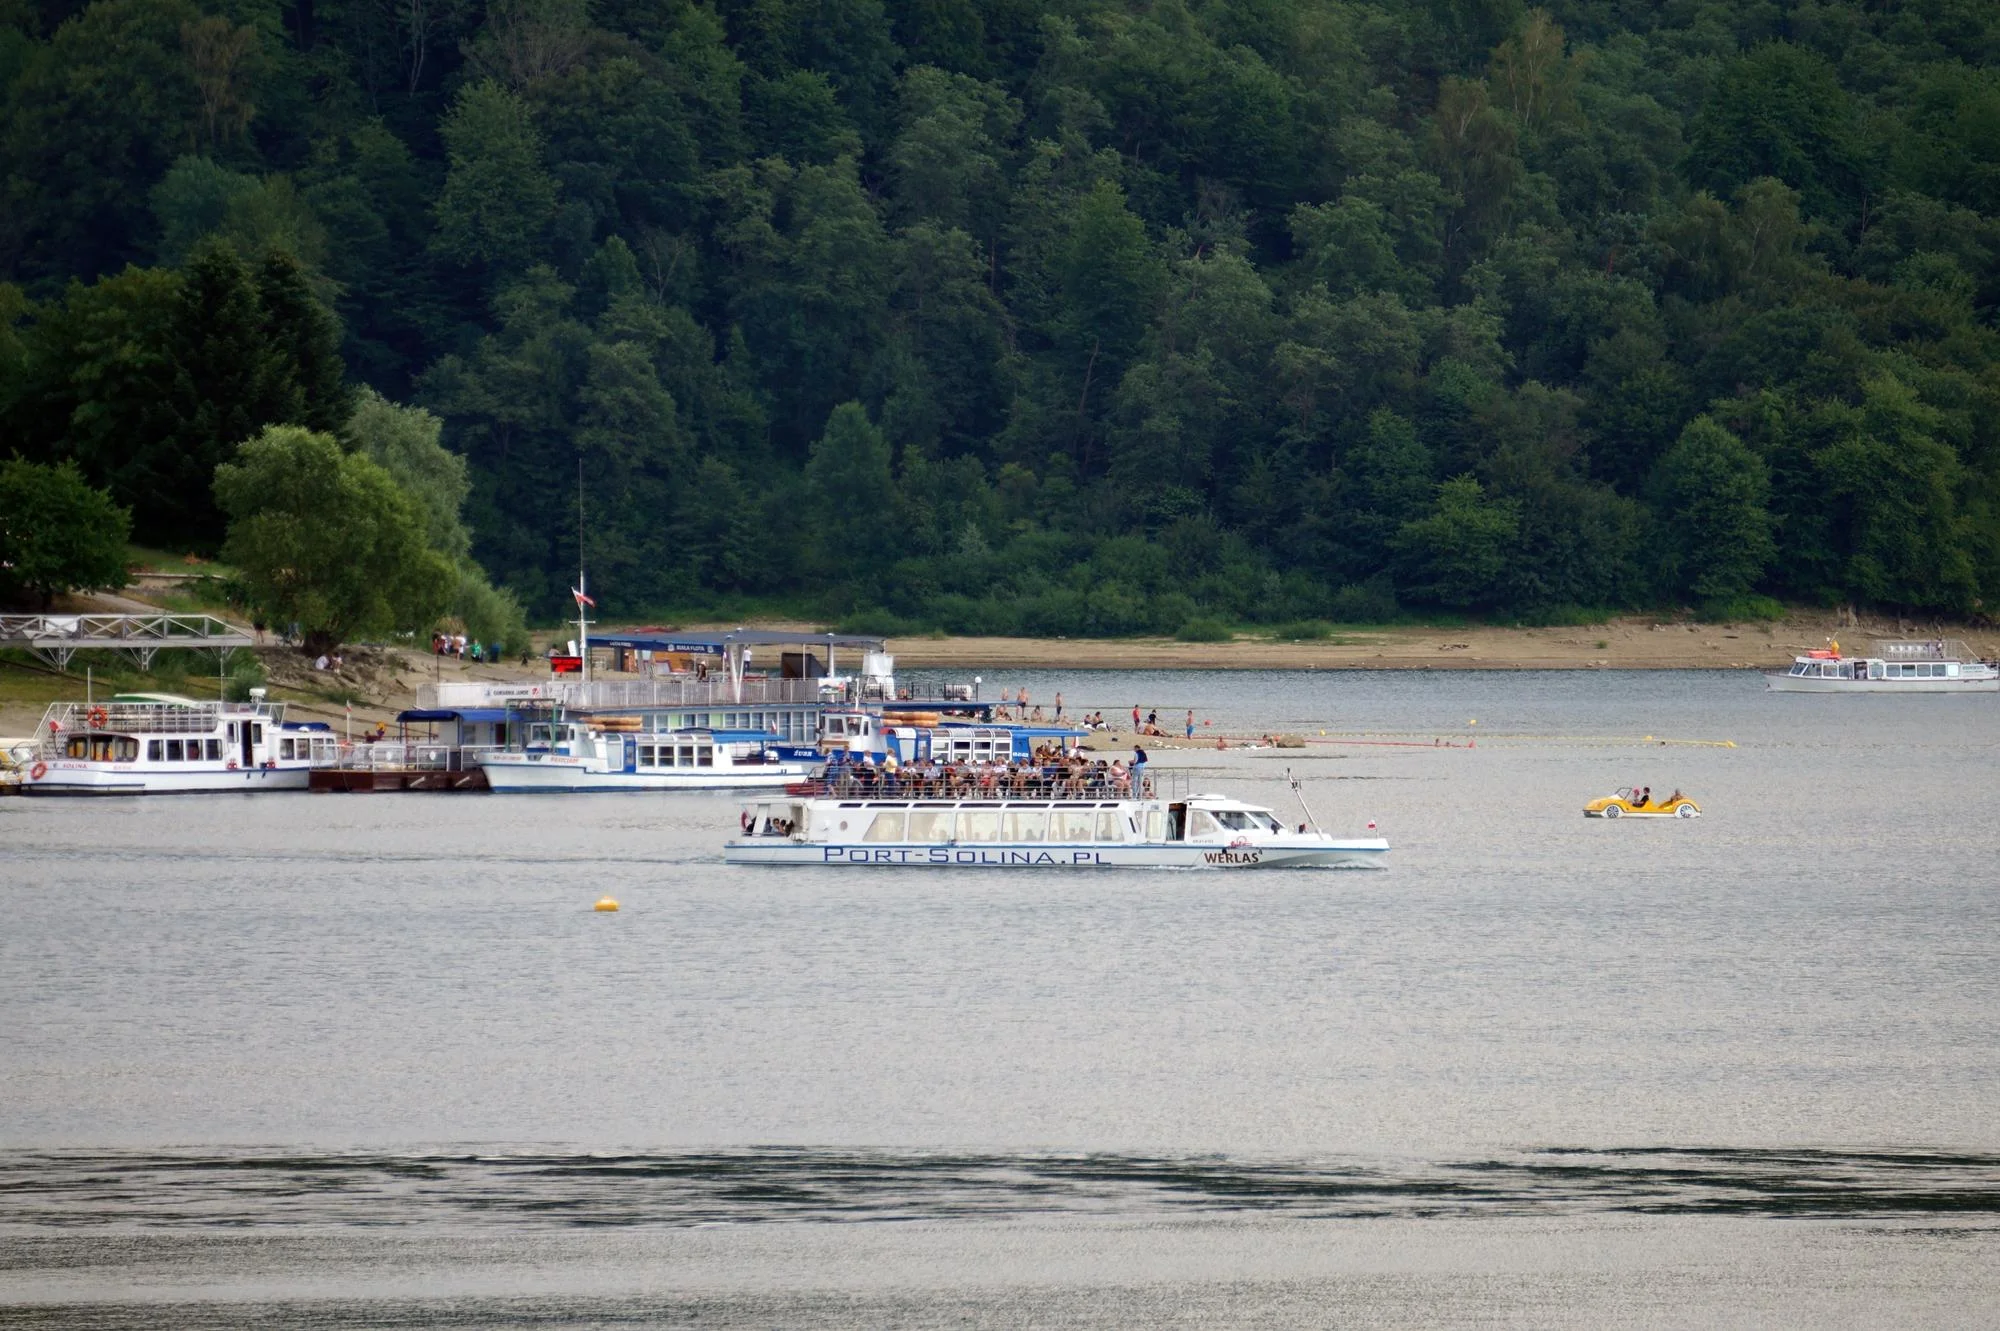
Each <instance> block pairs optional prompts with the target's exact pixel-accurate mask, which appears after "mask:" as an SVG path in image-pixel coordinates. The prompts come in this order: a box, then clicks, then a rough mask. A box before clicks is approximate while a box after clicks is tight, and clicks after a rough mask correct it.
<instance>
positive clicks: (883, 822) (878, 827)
mask: <svg viewBox="0 0 2000 1331" xmlns="http://www.w3.org/2000/svg"><path fill="white" fill-rule="evenodd" d="M903 824H904V818H903V811H902V810H901V809H897V810H896V811H895V812H894V813H878V814H876V815H875V821H874V822H872V823H870V824H868V831H867V833H866V834H865V835H864V836H863V837H862V838H861V839H862V840H863V841H901V840H902V839H903Z"/></svg>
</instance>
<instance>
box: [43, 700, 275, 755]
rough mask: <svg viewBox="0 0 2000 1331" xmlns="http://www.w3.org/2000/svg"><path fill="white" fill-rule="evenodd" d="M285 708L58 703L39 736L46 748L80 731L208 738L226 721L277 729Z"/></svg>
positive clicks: (48, 712)
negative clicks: (246, 721) (260, 723)
mask: <svg viewBox="0 0 2000 1331" xmlns="http://www.w3.org/2000/svg"><path fill="white" fill-rule="evenodd" d="M283 714H284V704H283V703H277V704H257V703H225V702H189V703H138V702H101V703H84V702H55V703H50V704H49V706H48V710H46V711H45V712H43V713H42V724H41V729H40V731H39V732H38V735H39V738H40V740H41V742H42V746H43V747H44V748H47V747H49V746H50V745H52V744H53V745H55V746H57V747H60V746H61V744H62V739H63V736H65V735H69V734H72V733H74V732H76V731H79V730H115V731H119V732H122V733H127V734H131V733H139V734H147V735H207V734H211V733H213V732H214V730H215V728H216V727H217V726H218V725H220V724H221V723H222V722H224V721H226V720H234V719H242V720H250V721H262V722H263V723H265V724H266V725H273V726H274V725H277V724H278V722H279V720H280V719H281V718H282V716H283Z"/></svg>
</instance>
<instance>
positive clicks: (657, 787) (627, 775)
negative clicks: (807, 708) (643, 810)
mask: <svg viewBox="0 0 2000 1331" xmlns="http://www.w3.org/2000/svg"><path fill="white" fill-rule="evenodd" d="M480 767H481V768H482V770H484V771H485V773H486V784H487V785H488V786H489V787H490V788H492V789H493V790H495V791H497V792H499V793H501V794H570V795H584V794H603V793H606V792H612V791H628V792H630V791H675V790H782V789H783V788H784V787H785V786H787V785H789V784H791V783H792V782H794V781H802V780H804V779H805V778H807V777H808V776H810V775H812V771H813V765H811V764H805V763H759V764H755V765H747V766H743V767H691V768H676V769H673V770H670V771H652V772H643V771H642V772H606V771H593V770H591V768H590V767H589V766H587V765H586V764H585V762H584V761H583V760H580V759H573V758H564V757H563V756H561V755H559V754H557V755H551V756H548V757H540V756H532V757H526V758H516V757H515V756H513V755H506V756H504V757H495V758H489V759H487V760H485V761H484V762H482V763H481V764H480Z"/></svg>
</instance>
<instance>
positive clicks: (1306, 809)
mask: <svg viewBox="0 0 2000 1331" xmlns="http://www.w3.org/2000/svg"><path fill="white" fill-rule="evenodd" d="M1285 780H1286V781H1287V782H1289V783H1290V784H1291V787H1292V795H1293V797H1294V798H1296V799H1297V800H1298V802H1299V809H1300V811H1301V812H1303V813H1304V814H1305V816H1306V821H1307V822H1309V823H1311V824H1312V830H1313V831H1315V832H1320V825H1319V819H1318V818H1317V817H1315V816H1314V815H1313V811H1312V806H1311V805H1309V804H1307V803H1306V793H1305V791H1304V790H1303V789H1302V788H1301V787H1300V786H1299V779H1298V778H1297V777H1295V776H1293V775H1292V769H1291V768H1289V767H1287V768H1286V769H1285ZM1320 834H1321V835H1322V836H1324V835H1325V833H1324V832H1321V833H1320Z"/></svg>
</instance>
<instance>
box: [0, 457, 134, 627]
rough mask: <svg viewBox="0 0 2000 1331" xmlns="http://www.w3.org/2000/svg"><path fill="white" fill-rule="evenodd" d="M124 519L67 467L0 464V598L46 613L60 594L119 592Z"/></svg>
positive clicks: (128, 520)
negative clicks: (28, 604)
mask: <svg viewBox="0 0 2000 1331" xmlns="http://www.w3.org/2000/svg"><path fill="white" fill-rule="evenodd" d="M131 530H132V515H131V514H130V513H128V512H126V511H125V510H124V509H122V508H120V507H118V505H116V504H114V503H113V502H112V501H111V496H110V495H108V494H106V493H105V492H104V491H102V490H97V489H93V488H92V487H91V486H90V485H89V484H88V483H87V482H86V481H85V480H84V479H83V474H82V473H81V472H80V471H78V470H77V468H76V464H75V463H73V462H64V463H62V464H60V465H59V466H53V467H50V466H43V465H40V464H38V463H33V462H27V461H24V460H23V459H21V458H14V459H13V460H12V461H9V462H0V599H5V600H8V601H14V602H20V601H23V600H32V601H33V602H34V603H35V604H36V606H37V607H38V608H41V609H46V608H47V607H48V605H49V603H50V602H51V601H53V600H54V599H55V598H56V597H57V596H59V595H61V594H62V593H64V592H70V591H75V590H77V589H79V588H90V589H93V590H95V589H111V590H115V589H117V588H119V587H123V586H124V585H125V581H126V579H125V538H126V537H127V536H129V535H130V534H131Z"/></svg>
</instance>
